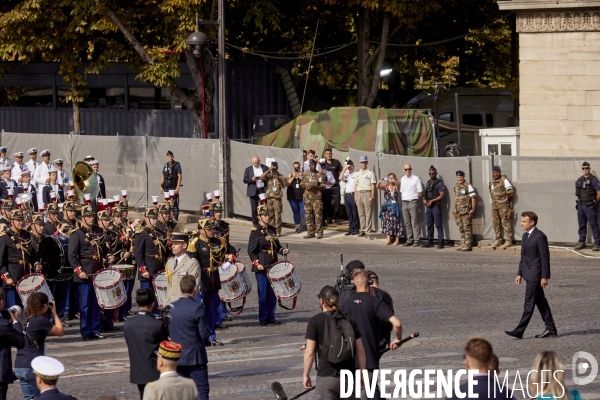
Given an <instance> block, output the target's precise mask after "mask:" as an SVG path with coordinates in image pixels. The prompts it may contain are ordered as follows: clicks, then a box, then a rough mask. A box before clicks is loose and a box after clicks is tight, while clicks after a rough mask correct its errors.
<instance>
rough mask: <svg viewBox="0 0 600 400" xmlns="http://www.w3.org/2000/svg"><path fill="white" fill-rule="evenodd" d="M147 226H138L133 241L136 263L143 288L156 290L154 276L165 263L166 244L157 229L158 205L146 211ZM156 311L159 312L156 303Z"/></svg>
mask: <svg viewBox="0 0 600 400" xmlns="http://www.w3.org/2000/svg"><path fill="white" fill-rule="evenodd" d="M144 217H145V218H144V221H145V222H146V226H145V227H138V228H137V229H136V231H135V241H134V243H133V248H134V254H135V263H136V264H137V267H138V279H139V280H140V286H141V288H142V289H150V290H154V288H153V287H152V278H153V277H154V276H155V275H156V274H158V272H159V271H161V270H162V269H163V266H164V265H165V262H164V255H165V253H166V252H165V244H164V243H162V242H161V241H162V239H161V238H160V237H159V234H158V232H157V231H156V224H157V222H158V210H157V209H156V207H149V208H147V209H146V212H145V213H144ZM154 312H155V313H157V312H158V308H157V306H156V304H155V305H154Z"/></svg>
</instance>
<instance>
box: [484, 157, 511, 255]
mask: <svg viewBox="0 0 600 400" xmlns="http://www.w3.org/2000/svg"><path fill="white" fill-rule="evenodd" d="M492 178H493V179H492V180H491V181H490V184H489V189H490V196H491V197H492V225H493V227H494V233H495V235H496V236H495V238H496V240H495V241H494V243H492V249H496V248H497V247H500V246H502V248H503V249H507V248H509V247H510V246H512V216H513V213H514V212H515V211H514V210H513V209H512V208H511V207H510V203H511V202H512V199H513V195H514V188H513V186H512V185H511V183H510V181H509V180H508V179H507V178H506V176H504V175H502V170H501V169H500V167H499V166H497V165H494V166H493V167H492ZM501 225H502V229H504V245H502V232H501V231H500V226H501Z"/></svg>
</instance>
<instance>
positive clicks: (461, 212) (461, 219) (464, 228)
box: [452, 181, 475, 250]
mask: <svg viewBox="0 0 600 400" xmlns="http://www.w3.org/2000/svg"><path fill="white" fill-rule="evenodd" d="M472 197H475V191H474V190H473V191H470V190H469V182H467V181H464V182H463V183H458V182H457V183H456V186H454V211H453V213H452V214H453V215H454V220H455V221H456V225H458V229H459V230H460V239H461V247H460V248H457V250H471V249H472V247H473V239H472V232H471V216H470V215H469V212H470V211H471V210H472V209H473V208H472V207H471V198H472Z"/></svg>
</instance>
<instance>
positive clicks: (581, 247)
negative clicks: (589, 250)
mask: <svg viewBox="0 0 600 400" xmlns="http://www.w3.org/2000/svg"><path fill="white" fill-rule="evenodd" d="M583 249H585V243H584V242H579V244H578V245H577V246H576V247H575V248H574V249H573V250H583Z"/></svg>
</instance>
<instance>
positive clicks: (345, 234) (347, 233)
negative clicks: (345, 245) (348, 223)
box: [344, 232, 352, 236]
mask: <svg viewBox="0 0 600 400" xmlns="http://www.w3.org/2000/svg"><path fill="white" fill-rule="evenodd" d="M350 235H352V232H346V233H344V236H350Z"/></svg>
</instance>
